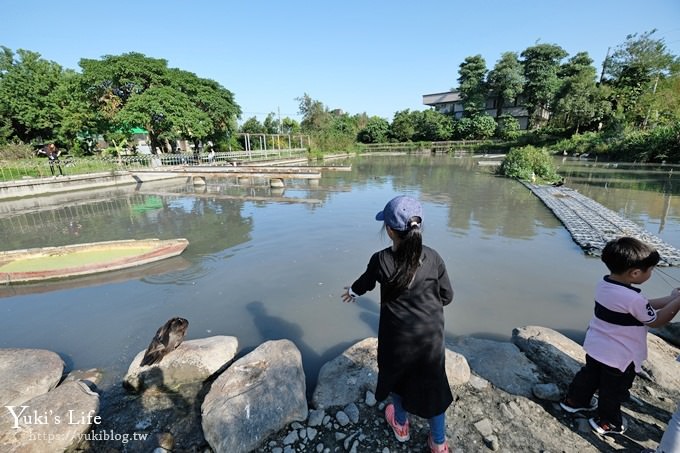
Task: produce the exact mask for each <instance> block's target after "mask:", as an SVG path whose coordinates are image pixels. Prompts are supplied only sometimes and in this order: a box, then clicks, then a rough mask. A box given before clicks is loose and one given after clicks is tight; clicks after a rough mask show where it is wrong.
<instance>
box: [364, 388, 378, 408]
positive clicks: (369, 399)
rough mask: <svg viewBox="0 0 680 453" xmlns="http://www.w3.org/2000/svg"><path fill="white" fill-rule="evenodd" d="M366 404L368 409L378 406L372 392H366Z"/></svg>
mask: <svg viewBox="0 0 680 453" xmlns="http://www.w3.org/2000/svg"><path fill="white" fill-rule="evenodd" d="M364 402H365V403H366V406H368V407H373V406H375V405H376V404H377V401H376V400H375V394H374V393H373V392H371V391H370V390H366V398H365V399H364Z"/></svg>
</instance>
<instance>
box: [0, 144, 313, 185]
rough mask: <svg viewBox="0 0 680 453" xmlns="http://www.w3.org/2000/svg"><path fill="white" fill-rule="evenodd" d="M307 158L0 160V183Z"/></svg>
mask: <svg viewBox="0 0 680 453" xmlns="http://www.w3.org/2000/svg"><path fill="white" fill-rule="evenodd" d="M306 155H307V149H306V148H292V149H273V150H257V151H253V150H251V151H227V152H220V153H214V155H213V154H209V153H201V154H157V155H134V156H117V157H71V156H61V158H60V159H59V160H58V161H56V162H52V163H50V162H49V160H48V159H43V158H34V159H22V160H7V161H1V160H0V181H14V180H20V179H28V178H53V177H54V178H58V177H61V176H69V175H83V174H89V173H101V172H113V171H126V170H127V171H133V170H136V169H148V168H154V169H158V168H162V167H168V166H182V165H216V166H220V165H236V164H247V163H248V162H257V161H267V160H274V159H284V158H291V157H303V156H306Z"/></svg>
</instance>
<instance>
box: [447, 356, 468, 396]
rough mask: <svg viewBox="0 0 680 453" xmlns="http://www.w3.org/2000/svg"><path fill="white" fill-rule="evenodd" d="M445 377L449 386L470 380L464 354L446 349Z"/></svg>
mask: <svg viewBox="0 0 680 453" xmlns="http://www.w3.org/2000/svg"><path fill="white" fill-rule="evenodd" d="M446 377H447V378H448V379H449V385H450V386H451V387H457V386H459V385H464V384H467V382H468V381H469V380H470V366H469V365H468V362H467V360H466V359H465V356H463V355H462V354H459V353H457V352H454V351H452V350H450V349H447V350H446Z"/></svg>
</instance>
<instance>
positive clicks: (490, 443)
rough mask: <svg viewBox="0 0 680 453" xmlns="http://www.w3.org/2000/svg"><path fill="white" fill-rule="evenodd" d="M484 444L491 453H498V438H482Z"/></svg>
mask: <svg viewBox="0 0 680 453" xmlns="http://www.w3.org/2000/svg"><path fill="white" fill-rule="evenodd" d="M484 443H485V444H486V446H487V447H489V448H490V449H491V450H493V451H498V449H499V448H500V443H499V442H498V438H497V437H496V436H487V437H484Z"/></svg>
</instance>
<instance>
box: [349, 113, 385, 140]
mask: <svg viewBox="0 0 680 453" xmlns="http://www.w3.org/2000/svg"><path fill="white" fill-rule="evenodd" d="M389 129H390V123H388V122H387V120H386V119H384V118H380V117H379V116H372V117H370V118H369V119H368V123H367V124H366V127H364V128H363V129H361V130H360V131H359V134H357V140H359V141H360V142H361V143H383V142H386V141H387V133H388V132H389Z"/></svg>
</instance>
